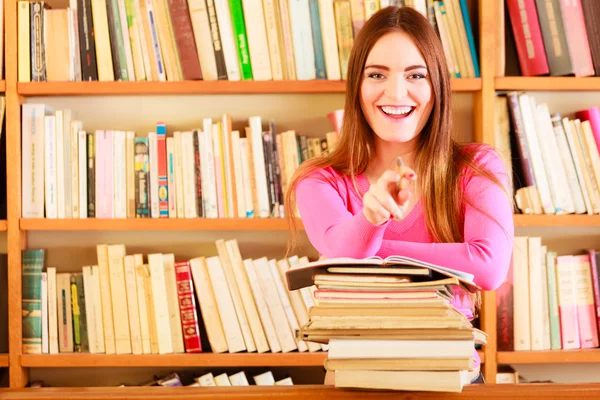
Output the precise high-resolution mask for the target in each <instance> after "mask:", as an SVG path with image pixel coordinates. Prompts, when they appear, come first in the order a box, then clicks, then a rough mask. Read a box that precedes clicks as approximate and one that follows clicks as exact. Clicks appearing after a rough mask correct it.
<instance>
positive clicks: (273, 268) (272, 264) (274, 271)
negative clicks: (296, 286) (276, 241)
mask: <svg viewBox="0 0 600 400" xmlns="http://www.w3.org/2000/svg"><path fill="white" fill-rule="evenodd" d="M269 272H271V277H272V278H273V282H274V284H275V289H277V294H278V295H279V299H280V300H281V305H282V306H283V311H284V312H285V316H286V317H287V322H288V325H289V326H290V328H291V329H292V334H293V332H296V331H298V330H300V325H299V324H298V319H297V318H296V314H294V309H293V308H292V303H291V302H290V298H289V296H288V293H287V289H286V288H285V287H284V286H283V281H282V280H281V277H280V276H279V271H278V267H277V261H275V260H273V259H271V260H269ZM295 340H296V344H297V346H298V351H299V352H305V351H307V350H308V347H307V346H306V342H304V341H303V340H298V339H295Z"/></svg>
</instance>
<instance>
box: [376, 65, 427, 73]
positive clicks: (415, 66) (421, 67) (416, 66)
mask: <svg viewBox="0 0 600 400" xmlns="http://www.w3.org/2000/svg"><path fill="white" fill-rule="evenodd" d="M367 68H377V69H383V70H386V71H389V70H390V68H389V67H387V66H385V65H381V64H369V65H367V66H365V69H367ZM413 69H427V67H426V66H425V65H421V64H414V65H409V66H408V67H406V68H404V71H410V70H413Z"/></svg>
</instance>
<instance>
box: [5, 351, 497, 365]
mask: <svg viewBox="0 0 600 400" xmlns="http://www.w3.org/2000/svg"><path fill="white" fill-rule="evenodd" d="M477 353H478V354H479V357H480V358H481V362H482V363H483V362H485V356H484V354H483V352H482V351H480V350H478V352H477ZM326 359H327V352H316V353H262V354H258V353H237V354H229V353H224V354H213V353H201V354H144V355H133V354H118V355H115V354H83V353H79V354H23V355H22V356H21V365H22V366H24V367H29V368H99V367H109V368H117V367H152V368H154V367H156V368H159V367H182V368H183V367H205V366H207V365H209V366H211V367H215V368H218V367H322V366H323V363H324V362H325V360H326ZM0 360H1V359H0Z"/></svg>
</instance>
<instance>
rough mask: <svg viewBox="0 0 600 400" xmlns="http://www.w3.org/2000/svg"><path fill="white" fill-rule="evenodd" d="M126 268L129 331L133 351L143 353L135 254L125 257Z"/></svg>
mask: <svg viewBox="0 0 600 400" xmlns="http://www.w3.org/2000/svg"><path fill="white" fill-rule="evenodd" d="M123 267H124V269H125V271H124V272H125V288H126V292H127V312H128V315H129V333H130V335H131V352H132V353H133V354H142V353H143V351H142V331H141V329H142V328H141V326H140V312H139V306H138V293H137V278H136V272H135V261H134V257H133V255H127V256H125V257H124V258H123Z"/></svg>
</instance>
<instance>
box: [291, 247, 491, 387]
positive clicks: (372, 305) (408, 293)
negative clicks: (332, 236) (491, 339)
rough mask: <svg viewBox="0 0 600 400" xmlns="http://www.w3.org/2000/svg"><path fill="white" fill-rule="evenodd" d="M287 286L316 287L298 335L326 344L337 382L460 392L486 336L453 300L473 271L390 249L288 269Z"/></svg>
mask: <svg viewBox="0 0 600 400" xmlns="http://www.w3.org/2000/svg"><path fill="white" fill-rule="evenodd" d="M286 278H287V284H288V288H289V290H297V289H300V288H303V287H307V286H308V287H311V286H316V289H315V290H314V297H315V306H314V307H312V308H311V309H310V310H309V321H308V323H306V324H304V325H303V326H302V327H301V328H300V329H299V331H298V332H297V336H298V339H302V340H305V341H313V342H318V343H324V344H328V345H329V353H328V358H327V360H326V361H325V368H326V369H327V370H328V371H334V372H335V374H334V376H335V379H334V382H335V386H336V387H351V388H368V389H391V390H411V391H444V392H460V391H461V390H462V387H463V385H464V384H465V383H467V382H468V380H469V379H468V378H467V376H468V374H467V372H468V371H469V370H472V369H473V366H474V362H475V360H474V352H475V350H474V348H475V344H476V343H481V344H485V342H486V337H487V335H486V334H485V333H484V332H482V331H480V330H478V329H475V328H474V327H473V326H472V324H471V323H470V322H469V321H468V319H467V317H465V315H463V314H462V313H460V312H459V311H458V310H457V309H456V308H454V307H453V306H452V305H451V300H452V298H453V296H454V293H456V291H457V290H456V289H460V288H462V289H464V290H466V291H468V292H471V293H474V292H476V291H477V290H479V288H478V287H477V286H476V285H475V284H474V283H473V276H472V275H470V274H465V273H462V272H459V271H454V270H451V269H448V268H444V267H440V266H436V265H432V264H428V263H424V262H421V261H418V260H414V259H410V258H406V257H400V256H393V257H388V258H386V259H385V260H383V259H381V258H379V257H371V258H367V259H360V260H357V259H348V258H336V259H327V260H321V261H316V262H312V263H309V264H307V265H304V266H297V267H295V268H292V269H290V270H289V271H288V272H287V273H286Z"/></svg>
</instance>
